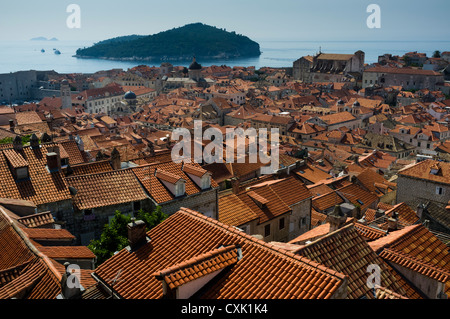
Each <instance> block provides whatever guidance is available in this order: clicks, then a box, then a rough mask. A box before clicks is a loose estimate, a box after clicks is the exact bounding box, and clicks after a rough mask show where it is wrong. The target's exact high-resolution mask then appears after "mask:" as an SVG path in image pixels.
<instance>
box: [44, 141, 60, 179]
mask: <svg viewBox="0 0 450 319" xmlns="http://www.w3.org/2000/svg"><path fill="white" fill-rule="evenodd" d="M47 151H48V153H47V154H46V156H47V168H48V170H49V171H50V173H53V172H56V171H59V170H61V155H60V153H59V147H58V146H54V147H48V148H47Z"/></svg>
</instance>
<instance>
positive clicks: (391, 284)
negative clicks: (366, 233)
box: [296, 224, 415, 299]
mask: <svg viewBox="0 0 450 319" xmlns="http://www.w3.org/2000/svg"><path fill="white" fill-rule="evenodd" d="M296 254H300V255H301V256H304V257H306V258H310V259H312V260H314V261H316V262H318V263H320V264H323V265H325V266H326V267H330V268H332V269H335V270H336V271H338V272H342V273H344V274H345V275H347V276H348V278H349V282H348V298H349V299H358V298H361V297H363V296H365V297H367V298H369V299H373V291H372V289H371V288H369V287H368V286H367V278H368V273H367V268H368V266H369V265H372V264H375V265H378V266H379V267H380V268H381V286H382V287H386V288H388V289H391V290H393V291H394V292H396V293H399V294H400V295H403V296H408V292H407V291H406V290H405V289H404V288H403V286H405V285H406V286H408V284H407V283H406V282H404V281H403V280H402V281H399V280H398V278H396V277H395V276H394V275H393V272H394V270H393V269H392V268H391V267H390V266H389V265H388V264H387V263H385V262H384V261H383V260H382V259H381V258H380V257H378V256H377V254H375V253H374V252H373V251H372V249H370V247H369V246H368V245H367V243H366V241H365V240H364V239H363V238H362V237H361V236H360V235H359V234H358V232H357V230H356V229H355V228H354V225H352V224H350V225H347V226H345V227H343V228H341V229H339V230H337V231H335V232H333V233H330V234H328V235H326V236H325V237H322V238H320V239H319V240H316V241H315V242H313V243H311V244H308V245H306V246H304V247H302V248H300V249H299V250H298V251H297V252H296ZM408 297H409V296H408ZM410 297H415V296H410Z"/></svg>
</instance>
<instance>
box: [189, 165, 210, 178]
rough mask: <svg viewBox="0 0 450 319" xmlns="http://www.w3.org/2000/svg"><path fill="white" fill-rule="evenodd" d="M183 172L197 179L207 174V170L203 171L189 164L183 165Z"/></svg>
mask: <svg viewBox="0 0 450 319" xmlns="http://www.w3.org/2000/svg"><path fill="white" fill-rule="evenodd" d="M183 171H184V172H185V173H188V174H191V175H194V176H198V177H202V176H203V175H205V174H206V173H208V171H207V170H205V169H203V168H201V167H197V166H193V165H190V164H185V165H183Z"/></svg>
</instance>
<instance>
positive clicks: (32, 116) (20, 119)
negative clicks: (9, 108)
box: [16, 111, 42, 125]
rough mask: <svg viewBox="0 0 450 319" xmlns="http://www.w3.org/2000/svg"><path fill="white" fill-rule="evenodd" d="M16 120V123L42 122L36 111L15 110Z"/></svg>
mask: <svg viewBox="0 0 450 319" xmlns="http://www.w3.org/2000/svg"><path fill="white" fill-rule="evenodd" d="M16 121H17V125H26V124H35V123H41V122H42V120H41V118H40V117H39V115H38V113H36V112H34V111H30V112H17V113H16Z"/></svg>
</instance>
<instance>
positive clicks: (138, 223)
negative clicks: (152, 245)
mask: <svg viewBox="0 0 450 319" xmlns="http://www.w3.org/2000/svg"><path fill="white" fill-rule="evenodd" d="M127 228H128V243H129V244H130V251H135V250H136V249H138V248H139V247H140V246H141V245H143V244H145V243H147V233H146V225H145V223H144V222H143V221H142V220H136V219H135V218H132V219H131V223H129V224H128V225H127Z"/></svg>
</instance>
